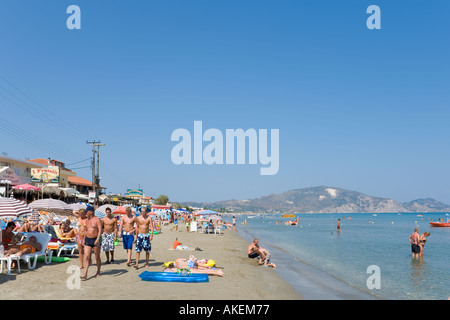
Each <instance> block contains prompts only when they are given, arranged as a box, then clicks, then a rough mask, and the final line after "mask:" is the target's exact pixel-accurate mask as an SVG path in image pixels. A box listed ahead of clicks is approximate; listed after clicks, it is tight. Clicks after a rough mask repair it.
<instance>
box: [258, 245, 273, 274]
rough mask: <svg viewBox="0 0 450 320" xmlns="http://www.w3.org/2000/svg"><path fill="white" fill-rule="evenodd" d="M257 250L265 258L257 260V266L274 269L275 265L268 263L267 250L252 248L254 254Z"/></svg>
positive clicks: (268, 254) (269, 256)
mask: <svg viewBox="0 0 450 320" xmlns="http://www.w3.org/2000/svg"><path fill="white" fill-rule="evenodd" d="M258 250H259V251H261V252H262V253H263V254H264V255H265V256H266V257H265V258H264V259H262V258H260V259H259V264H263V265H264V266H265V267H272V268H274V269H276V268H277V266H276V265H275V263H271V262H270V258H271V255H270V252H269V250H267V249H264V248H261V247H260V248H259V249H258V248H256V247H254V248H253V252H256V251H258Z"/></svg>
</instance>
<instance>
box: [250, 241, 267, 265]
mask: <svg viewBox="0 0 450 320" xmlns="http://www.w3.org/2000/svg"><path fill="white" fill-rule="evenodd" d="M253 248H257V250H253ZM260 249H262V248H261V247H260V246H259V240H258V239H257V238H255V239H253V242H252V243H251V244H250V245H249V246H248V249H247V253H248V257H249V258H251V259H254V258H256V257H258V256H259V257H260V259H262V260H264V259H265V258H266V255H265V254H264V252H262V251H261V250H260Z"/></svg>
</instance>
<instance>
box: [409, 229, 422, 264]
mask: <svg viewBox="0 0 450 320" xmlns="http://www.w3.org/2000/svg"><path fill="white" fill-rule="evenodd" d="M419 237H420V235H419V228H414V233H412V234H411V235H410V236H409V243H410V244H411V252H412V257H413V258H418V257H419V255H420V246H419Z"/></svg>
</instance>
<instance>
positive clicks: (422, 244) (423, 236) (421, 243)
mask: <svg viewBox="0 0 450 320" xmlns="http://www.w3.org/2000/svg"><path fill="white" fill-rule="evenodd" d="M429 235H430V233H429V232H428V231H427V232H424V233H422V234H421V235H420V237H419V247H420V254H419V256H420V257H423V248H424V247H425V243H426V242H427V237H428V236H429Z"/></svg>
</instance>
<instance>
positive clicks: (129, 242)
mask: <svg viewBox="0 0 450 320" xmlns="http://www.w3.org/2000/svg"><path fill="white" fill-rule="evenodd" d="M122 242H123V248H124V249H133V242H134V235H132V234H124V235H122Z"/></svg>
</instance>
